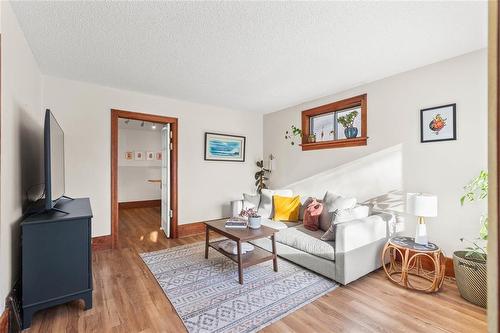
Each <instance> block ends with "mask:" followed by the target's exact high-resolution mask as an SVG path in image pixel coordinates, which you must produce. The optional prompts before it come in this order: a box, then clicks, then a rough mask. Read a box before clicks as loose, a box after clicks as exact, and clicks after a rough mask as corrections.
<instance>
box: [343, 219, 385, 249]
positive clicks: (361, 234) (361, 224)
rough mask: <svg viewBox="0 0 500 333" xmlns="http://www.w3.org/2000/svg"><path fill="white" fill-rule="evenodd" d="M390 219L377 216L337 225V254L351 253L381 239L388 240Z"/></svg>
mask: <svg viewBox="0 0 500 333" xmlns="http://www.w3.org/2000/svg"><path fill="white" fill-rule="evenodd" d="M387 215H390V214H387ZM388 218H389V216H384V215H382V214H375V215H370V216H368V217H365V218H362V219H357V220H353V221H349V222H344V223H339V224H337V225H336V232H335V253H343V252H349V251H352V250H355V249H358V248H361V247H363V246H366V245H369V244H371V243H375V242H377V241H379V240H381V239H384V240H385V239H387V238H388V233H387V223H388V221H387V219H388Z"/></svg>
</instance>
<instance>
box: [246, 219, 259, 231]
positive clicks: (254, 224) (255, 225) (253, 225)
mask: <svg viewBox="0 0 500 333" xmlns="http://www.w3.org/2000/svg"><path fill="white" fill-rule="evenodd" d="M248 227H249V228H250V229H259V228H260V216H250V217H248Z"/></svg>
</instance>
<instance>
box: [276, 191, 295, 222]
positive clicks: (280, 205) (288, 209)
mask: <svg viewBox="0 0 500 333" xmlns="http://www.w3.org/2000/svg"><path fill="white" fill-rule="evenodd" d="M273 204H274V220H275V221H298V220H299V209H300V196H298V195H297V196H296V197H282V196H279V195H275V196H273Z"/></svg>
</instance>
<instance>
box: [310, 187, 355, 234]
mask: <svg viewBox="0 0 500 333" xmlns="http://www.w3.org/2000/svg"><path fill="white" fill-rule="evenodd" d="M356 202H357V200H356V198H345V197H343V196H341V195H337V194H335V193H332V192H330V191H326V193H325V197H324V198H323V211H322V212H321V215H320V216H319V228H320V229H321V230H323V231H327V230H328V228H329V227H330V224H331V223H332V218H333V213H334V212H335V211H336V210H337V209H339V210H342V209H349V208H353V207H354V206H356Z"/></svg>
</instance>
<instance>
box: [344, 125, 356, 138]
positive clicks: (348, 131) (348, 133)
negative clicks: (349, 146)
mask: <svg viewBox="0 0 500 333" xmlns="http://www.w3.org/2000/svg"><path fill="white" fill-rule="evenodd" d="M344 134H345V137H346V138H348V139H352V138H355V137H356V136H358V128H357V127H347V128H345V129H344Z"/></svg>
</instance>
